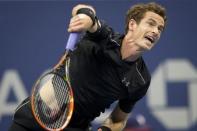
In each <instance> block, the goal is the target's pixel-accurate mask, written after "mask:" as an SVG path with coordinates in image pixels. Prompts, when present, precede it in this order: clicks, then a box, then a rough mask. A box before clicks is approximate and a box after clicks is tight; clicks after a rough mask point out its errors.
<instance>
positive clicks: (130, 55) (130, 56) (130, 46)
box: [121, 35, 143, 61]
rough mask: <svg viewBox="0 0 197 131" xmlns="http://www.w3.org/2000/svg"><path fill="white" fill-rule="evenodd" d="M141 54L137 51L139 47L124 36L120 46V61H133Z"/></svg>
mask: <svg viewBox="0 0 197 131" xmlns="http://www.w3.org/2000/svg"><path fill="white" fill-rule="evenodd" d="M142 53H143V52H142V51H140V50H139V47H138V46H137V45H136V44H135V42H134V41H133V40H132V39H131V38H130V37H128V36H127V35H126V36H125V37H124V38H123V41H122V46H121V56H122V60H126V61H135V60H137V59H138V58H139V57H140V56H141V55H142Z"/></svg>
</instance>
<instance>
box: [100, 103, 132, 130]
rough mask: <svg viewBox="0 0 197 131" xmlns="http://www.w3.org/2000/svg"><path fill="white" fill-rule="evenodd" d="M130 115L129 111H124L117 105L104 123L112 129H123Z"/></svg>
mask: <svg viewBox="0 0 197 131" xmlns="http://www.w3.org/2000/svg"><path fill="white" fill-rule="evenodd" d="M128 117H129V113H125V112H123V111H122V110H121V109H120V108H119V106H118V105H117V106H116V108H115V109H114V110H113V112H112V113H111V115H110V116H109V117H108V118H107V119H106V120H105V121H104V123H103V124H102V125H103V126H106V127H109V128H110V129H111V130H112V131H122V130H123V129H124V127H125V125H126V122H127V120H128Z"/></svg>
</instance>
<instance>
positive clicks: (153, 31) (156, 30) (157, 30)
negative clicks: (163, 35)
mask: <svg viewBox="0 0 197 131" xmlns="http://www.w3.org/2000/svg"><path fill="white" fill-rule="evenodd" d="M152 33H154V34H155V35H159V34H160V31H159V29H158V28H157V27H154V28H153V30H152Z"/></svg>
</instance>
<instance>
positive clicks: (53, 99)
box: [31, 70, 74, 130]
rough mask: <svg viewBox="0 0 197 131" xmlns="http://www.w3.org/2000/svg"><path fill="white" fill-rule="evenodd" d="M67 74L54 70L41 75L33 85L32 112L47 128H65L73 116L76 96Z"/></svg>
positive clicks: (41, 124) (42, 125)
mask: <svg viewBox="0 0 197 131" xmlns="http://www.w3.org/2000/svg"><path fill="white" fill-rule="evenodd" d="M66 74H67V72H66ZM66 76H67V75H61V73H58V71H56V70H53V71H51V72H48V73H46V74H45V75H43V76H41V77H40V78H39V79H38V81H37V82H36V83H35V85H34V87H33V90H32V94H31V108H32V113H33V116H34V118H35V119H36V121H37V122H38V124H39V125H40V126H41V127H42V128H44V129H46V130H63V129H64V128H65V127H66V126H67V125H68V124H69V121H70V119H71V117H72V114H73V110H74V97H73V91H72V88H71V86H70V83H69V81H68V80H69V78H67V77H66Z"/></svg>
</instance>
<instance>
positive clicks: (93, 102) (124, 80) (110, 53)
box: [69, 23, 150, 121]
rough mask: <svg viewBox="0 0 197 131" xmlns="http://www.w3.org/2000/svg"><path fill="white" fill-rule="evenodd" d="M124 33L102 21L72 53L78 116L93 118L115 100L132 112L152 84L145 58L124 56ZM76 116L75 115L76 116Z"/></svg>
mask: <svg viewBox="0 0 197 131" xmlns="http://www.w3.org/2000/svg"><path fill="white" fill-rule="evenodd" d="M123 37H124V36H121V35H119V34H115V33H114V32H113V30H112V29H111V28H110V27H108V26H107V25H105V24H104V23H102V26H101V28H100V29H99V30H97V31H96V32H95V33H93V34H91V33H86V34H85V36H84V37H82V39H81V40H80V41H79V43H78V46H77V48H76V50H74V51H73V52H72V54H71V56H70V60H71V61H70V68H69V69H70V70H69V73H70V80H71V86H72V88H73V92H74V101H75V110H74V117H76V119H78V120H79V118H83V119H84V118H85V119H86V120H87V121H91V120H93V119H94V118H95V117H97V116H99V115H100V113H101V112H104V110H105V108H108V107H109V106H110V104H112V103H113V102H114V101H116V100H119V106H120V108H121V110H122V111H124V112H127V113H129V112H130V111H131V109H132V107H133V106H134V104H135V103H136V101H138V100H139V99H140V98H142V97H143V96H144V95H145V93H146V91H147V89H148V87H149V84H150V74H149V72H148V70H147V68H146V65H145V63H144V61H143V59H142V58H141V57H140V58H139V59H138V60H136V61H134V62H126V61H124V60H122V59H121V55H120V46H121V41H122V39H123ZM73 119H74V118H73Z"/></svg>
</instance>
